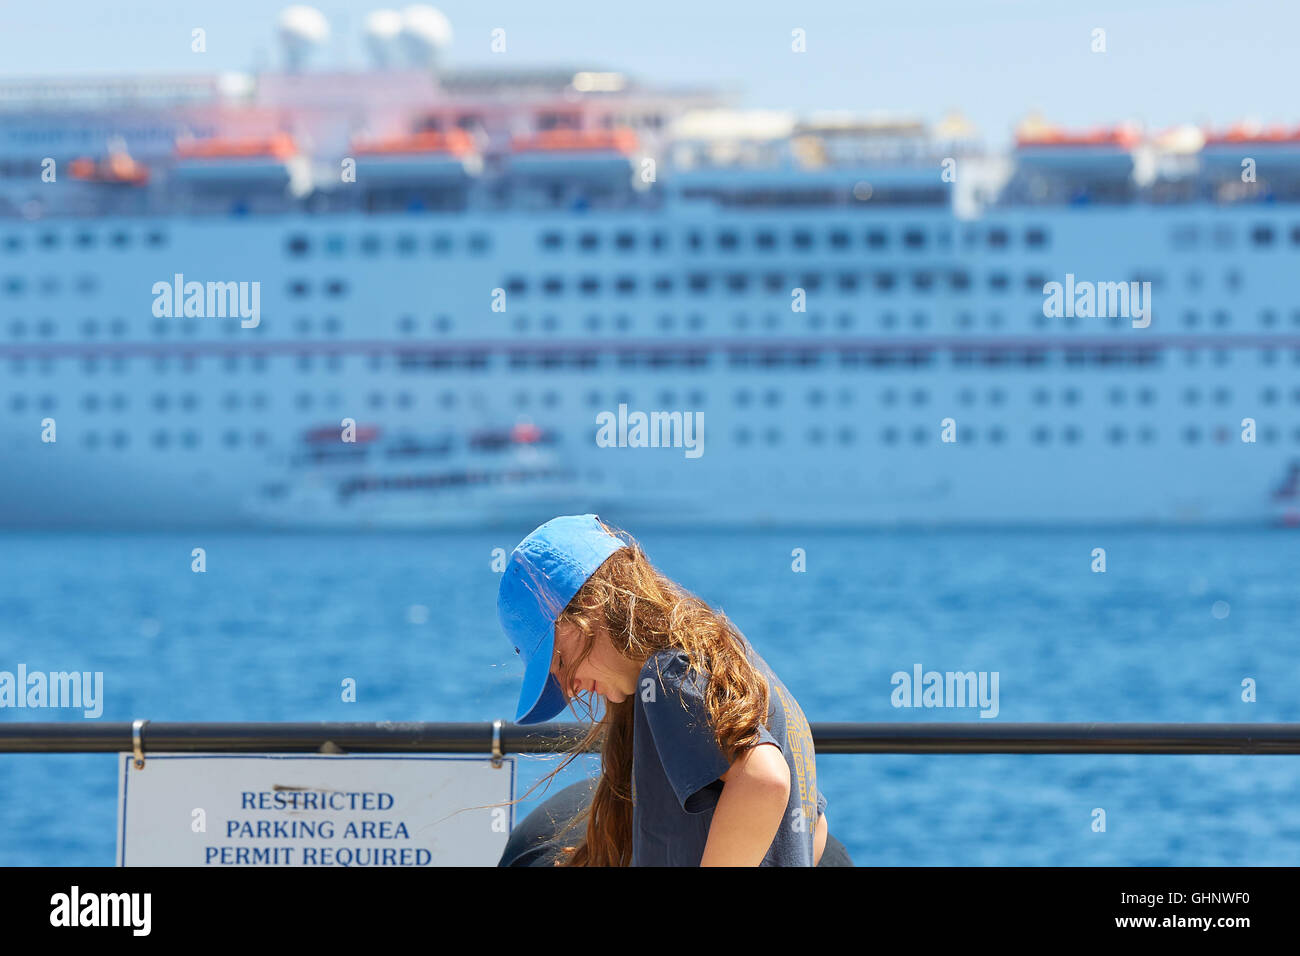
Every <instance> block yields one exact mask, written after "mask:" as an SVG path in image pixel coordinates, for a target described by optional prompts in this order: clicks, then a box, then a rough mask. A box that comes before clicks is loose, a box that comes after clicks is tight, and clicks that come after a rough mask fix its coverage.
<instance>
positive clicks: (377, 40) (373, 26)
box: [365, 10, 402, 70]
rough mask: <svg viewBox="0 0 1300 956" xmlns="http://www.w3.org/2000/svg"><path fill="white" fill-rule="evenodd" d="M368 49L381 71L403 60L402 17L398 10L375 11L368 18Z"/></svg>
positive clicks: (366, 29) (366, 27)
mask: <svg viewBox="0 0 1300 956" xmlns="http://www.w3.org/2000/svg"><path fill="white" fill-rule="evenodd" d="M365 33H366V48H367V49H368V50H369V51H370V59H371V61H372V62H373V63H374V65H375V66H376V67H377V68H378V69H381V70H386V69H390V68H392V67H394V66H396V65H397V63H398V61H399V59H400V58H401V42H400V38H401V34H402V15H401V14H400V13H398V12H397V11H396V10H375V11H374V12H372V13H371V14H370V15H368V16H367V17H366V25H365Z"/></svg>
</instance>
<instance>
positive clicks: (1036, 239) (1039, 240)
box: [1025, 226, 1047, 249]
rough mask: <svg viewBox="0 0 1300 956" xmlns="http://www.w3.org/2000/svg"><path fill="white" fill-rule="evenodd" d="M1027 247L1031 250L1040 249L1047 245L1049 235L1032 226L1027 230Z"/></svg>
mask: <svg viewBox="0 0 1300 956" xmlns="http://www.w3.org/2000/svg"><path fill="white" fill-rule="evenodd" d="M1025 245H1026V246H1028V247H1029V248H1031V249H1040V248H1042V247H1043V246H1045V245H1047V233H1046V231H1044V230H1043V229H1042V228H1041V227H1039V226H1030V227H1029V228H1028V229H1026V230H1025Z"/></svg>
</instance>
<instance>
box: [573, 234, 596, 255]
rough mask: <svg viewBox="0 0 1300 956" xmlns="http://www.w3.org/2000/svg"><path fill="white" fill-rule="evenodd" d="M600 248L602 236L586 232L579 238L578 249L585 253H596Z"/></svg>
mask: <svg viewBox="0 0 1300 956" xmlns="http://www.w3.org/2000/svg"><path fill="white" fill-rule="evenodd" d="M599 247H600V236H599V235H597V234H596V233H594V232H584V233H583V234H582V235H580V236H579V237H578V248H579V249H581V250H582V251H583V252H594V251H595V250H596V249H598V248H599Z"/></svg>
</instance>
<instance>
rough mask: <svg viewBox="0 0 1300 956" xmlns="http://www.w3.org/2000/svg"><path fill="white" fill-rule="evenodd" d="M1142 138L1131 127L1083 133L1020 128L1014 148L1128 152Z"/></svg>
mask: <svg viewBox="0 0 1300 956" xmlns="http://www.w3.org/2000/svg"><path fill="white" fill-rule="evenodd" d="M1141 139H1142V137H1141V136H1140V135H1139V134H1138V132H1137V130H1135V129H1134V128H1133V127H1131V126H1108V127H1098V128H1095V129H1091V130H1087V131H1084V132H1070V131H1067V130H1063V129H1061V128H1059V127H1056V126H1046V125H1033V126H1022V127H1021V128H1020V129H1019V130H1017V132H1016V147H1017V148H1018V149H1024V148H1026V147H1034V148H1036V147H1042V146H1047V147H1062V148H1080V147H1084V148H1086V147H1103V148H1111V149H1123V150H1129V149H1132V148H1133V147H1135V146H1136V145H1137V144H1138V143H1139V142H1141Z"/></svg>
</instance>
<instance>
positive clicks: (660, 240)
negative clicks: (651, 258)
mask: <svg viewBox="0 0 1300 956" xmlns="http://www.w3.org/2000/svg"><path fill="white" fill-rule="evenodd" d="M667 247H668V236H667V235H666V234H664V233H663V232H652V233H651V234H650V248H651V249H654V250H655V251H656V252H661V251H663V250H664V249H666V248H667Z"/></svg>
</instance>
